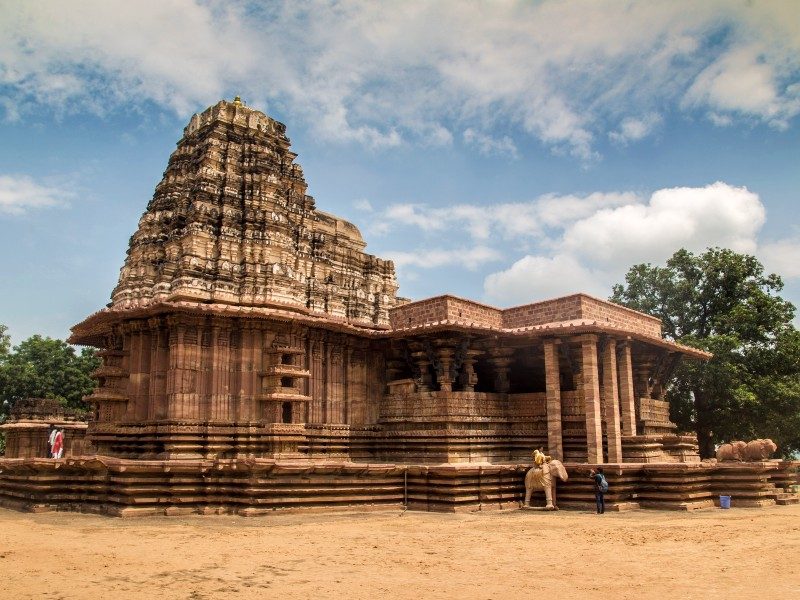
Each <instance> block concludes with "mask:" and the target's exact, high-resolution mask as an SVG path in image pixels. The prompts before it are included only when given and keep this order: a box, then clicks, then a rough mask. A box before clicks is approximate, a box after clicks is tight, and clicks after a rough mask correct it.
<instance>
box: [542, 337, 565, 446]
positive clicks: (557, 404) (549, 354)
mask: <svg viewBox="0 0 800 600" xmlns="http://www.w3.org/2000/svg"><path fill="white" fill-rule="evenodd" d="M559 343H560V342H559V341H558V340H544V377H545V397H546V403H547V451H548V453H549V454H550V455H551V456H552V457H553V458H555V459H558V460H564V448H563V441H562V434H561V432H562V428H561V376H560V375H561V370H560V368H559V361H558V344H559Z"/></svg>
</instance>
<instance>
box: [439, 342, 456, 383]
mask: <svg viewBox="0 0 800 600" xmlns="http://www.w3.org/2000/svg"><path fill="white" fill-rule="evenodd" d="M454 356H455V350H454V349H453V348H447V347H442V348H437V349H436V358H437V360H438V361H439V364H438V365H436V382H437V383H438V384H439V390H440V391H442V392H452V391H453V381H454V380H455V377H454V376H453V358H454Z"/></svg>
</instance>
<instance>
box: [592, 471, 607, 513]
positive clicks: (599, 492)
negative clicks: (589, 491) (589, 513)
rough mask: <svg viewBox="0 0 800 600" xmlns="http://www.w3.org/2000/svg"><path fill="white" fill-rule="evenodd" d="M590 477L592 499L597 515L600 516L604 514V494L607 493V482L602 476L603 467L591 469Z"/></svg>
mask: <svg viewBox="0 0 800 600" xmlns="http://www.w3.org/2000/svg"><path fill="white" fill-rule="evenodd" d="M589 475H590V477H591V478H592V479H593V480H594V499H595V502H596V503H597V514H598V515H602V514H603V513H605V512H606V501H605V494H606V492H608V481H607V480H606V476H605V475H604V474H603V467H597V470H594V469H592V471H591V472H590V474H589Z"/></svg>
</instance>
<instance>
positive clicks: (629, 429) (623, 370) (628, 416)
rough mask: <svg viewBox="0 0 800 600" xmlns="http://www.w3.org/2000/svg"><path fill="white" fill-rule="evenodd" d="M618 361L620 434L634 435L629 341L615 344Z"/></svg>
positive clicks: (634, 409) (633, 399)
mask: <svg viewBox="0 0 800 600" xmlns="http://www.w3.org/2000/svg"><path fill="white" fill-rule="evenodd" d="M617 351H618V357H619V363H618V370H619V400H620V404H621V407H622V435H636V399H635V398H636V396H635V394H634V393H633V364H632V361H631V343H630V342H627V341H626V342H622V343H620V344H618V345H617Z"/></svg>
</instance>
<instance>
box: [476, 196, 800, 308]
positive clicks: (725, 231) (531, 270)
mask: <svg viewBox="0 0 800 600" xmlns="http://www.w3.org/2000/svg"><path fill="white" fill-rule="evenodd" d="M589 198H591V196H590V197H589ZM614 202H616V203H618V205H617V206H614V205H613V203H614ZM592 204H593V205H592ZM592 204H589V203H587V202H586V200H584V206H585V207H586V208H587V209H588V210H589V211H592V210H593V212H590V213H589V214H584V215H583V216H582V217H581V218H579V219H576V220H574V221H571V222H563V223H561V225H562V229H561V232H560V235H558V236H555V237H553V238H551V239H550V241H549V242H548V244H546V247H544V248H540V252H539V253H538V254H531V255H527V256H524V257H523V258H521V259H519V260H517V261H516V262H515V263H514V264H512V265H511V266H510V267H509V268H508V269H505V270H501V271H498V272H496V273H492V274H490V275H488V276H487V277H486V278H485V280H484V292H485V294H486V296H487V299H489V300H490V301H495V302H500V303H502V304H504V305H511V304H518V303H523V302H529V301H532V300H533V299H535V298H541V297H542V296H543V295H546V296H549V295H561V294H568V293H572V292H575V291H578V290H583V291H588V292H590V293H595V294H599V295H602V296H605V295H607V294H608V293H609V292H610V290H611V285H612V284H613V283H615V282H619V281H622V279H623V277H624V274H625V272H626V271H627V269H628V268H629V267H630V266H632V265H634V264H637V263H642V262H651V263H656V264H661V263H663V262H665V261H666V259H667V258H669V257H670V256H671V255H672V254H673V253H674V252H675V251H676V250H678V249H679V248H686V249H688V250H690V251H695V252H702V251H703V250H705V249H706V248H708V247H711V246H721V247H725V248H731V249H733V250H735V251H737V252H744V253H748V254H754V253H756V249H757V236H758V232H759V231H760V229H761V226H762V225H763V223H764V220H765V211H764V206H763V204H762V203H761V200H760V199H759V197H758V195H757V194H755V193H753V192H750V191H749V190H747V189H746V188H740V187H734V186H730V185H728V184H725V183H722V182H717V183H714V184H711V185H707V186H705V187H701V188H685V187H684V188H667V189H661V190H658V191H656V192H655V193H653V194H652V196H651V197H650V198H649V199H648V200H647V201H645V200H644V199H638V198H636V196H633V195H630V194H608V195H601V196H600V198H599V199H595V201H594V202H593V203H592ZM799 247H800V245H798V244H797V242H796V241H785V242H782V243H778V244H772V245H769V246H764V247H762V248H761V250H760V252H759V254H760V255H761V256H764V258H765V261H766V262H767V263H768V264H773V265H776V266H775V267H770V268H775V269H776V270H778V271H779V272H780V271H781V269H783V271H784V272H785V273H787V275H786V276H787V277H788V276H792V275H791V274H792V273H795V272H796V271H797V267H796V266H794V267H793V266H792V264H791V261H792V260H793V257H796V256H797V252H798V248H799ZM547 250H549V252H546V251H547ZM778 267H780V268H778Z"/></svg>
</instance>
